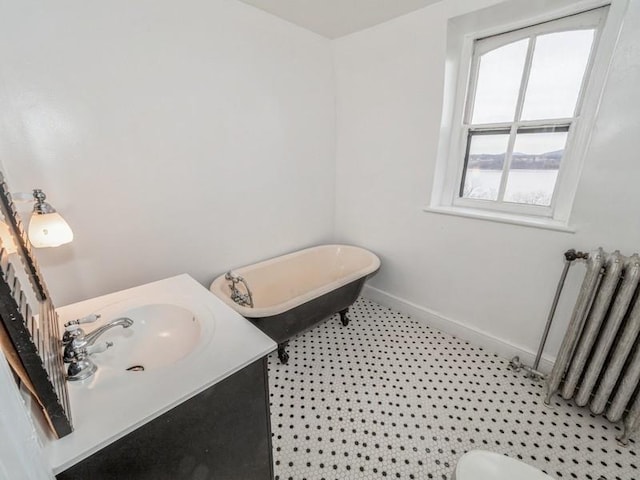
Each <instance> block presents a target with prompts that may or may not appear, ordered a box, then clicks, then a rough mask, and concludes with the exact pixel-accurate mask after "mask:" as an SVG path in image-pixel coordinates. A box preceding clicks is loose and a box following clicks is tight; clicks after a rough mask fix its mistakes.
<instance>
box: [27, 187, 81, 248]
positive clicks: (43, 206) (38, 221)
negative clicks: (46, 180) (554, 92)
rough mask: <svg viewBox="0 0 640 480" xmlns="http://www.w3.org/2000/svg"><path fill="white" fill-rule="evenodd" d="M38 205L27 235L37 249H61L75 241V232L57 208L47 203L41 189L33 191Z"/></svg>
mask: <svg viewBox="0 0 640 480" xmlns="http://www.w3.org/2000/svg"><path fill="white" fill-rule="evenodd" d="M33 198H34V199H35V202H36V204H35V205H34V206H33V213H32V214H31V220H30V221H29V229H28V231H27V235H28V237H29V241H30V242H31V245H33V246H34V247H36V248H46V247H59V246H60V245H64V244H65V243H69V242H71V241H72V240H73V231H71V227H70V226H69V224H68V223H67V222H66V221H65V219H64V218H62V216H61V215H60V214H59V213H58V212H56V210H55V208H53V207H52V206H51V205H49V204H48V203H47V202H45V199H46V198H47V197H46V195H45V194H44V192H43V191H42V190H40V189H38V188H37V189H34V190H33Z"/></svg>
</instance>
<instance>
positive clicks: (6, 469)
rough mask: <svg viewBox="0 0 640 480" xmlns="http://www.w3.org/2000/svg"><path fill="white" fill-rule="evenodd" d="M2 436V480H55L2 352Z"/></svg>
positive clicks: (0, 463) (0, 385) (0, 356)
mask: <svg viewBox="0 0 640 480" xmlns="http://www.w3.org/2000/svg"><path fill="white" fill-rule="evenodd" d="M0 432H2V435H0V478H1V479H5V480H9V479H20V480H44V479H48V480H53V474H52V473H51V470H50V469H49V466H48V465H47V462H46V460H45V458H44V456H43V455H42V447H41V446H40V442H39V440H38V436H37V434H36V431H35V430H34V428H33V424H32V423H31V419H30V418H29V415H28V413H27V410H26V409H25V404H24V401H23V399H22V397H21V396H20V392H19V391H18V388H17V387H16V383H15V381H14V379H13V373H12V372H11V370H10V369H9V364H8V363H7V360H6V358H5V356H4V354H3V353H2V352H1V351H0ZM9 432H10V433H9Z"/></svg>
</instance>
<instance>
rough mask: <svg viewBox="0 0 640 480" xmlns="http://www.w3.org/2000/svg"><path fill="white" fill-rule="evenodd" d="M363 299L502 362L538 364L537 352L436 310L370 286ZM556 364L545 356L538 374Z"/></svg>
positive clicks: (366, 288) (365, 289)
mask: <svg viewBox="0 0 640 480" xmlns="http://www.w3.org/2000/svg"><path fill="white" fill-rule="evenodd" d="M362 296H363V297H365V298H368V299H369V300H372V301H374V302H376V303H379V304H380V305H384V306H385V307H389V308H391V309H393V310H396V311H398V312H400V313H403V314H405V315H409V316H410V317H411V318H413V319H415V320H418V321H419V322H422V323H424V324H425V325H428V326H429V327H432V328H435V329H436V330H440V331H442V332H445V333H448V334H450V335H453V336H454V337H457V338H460V339H462V340H466V341H467V342H469V343H471V344H473V345H477V346H479V347H482V348H484V349H486V350H487V351H489V352H492V353H495V354H496V355H498V356H500V357H502V358H506V359H511V358H513V357H514V356H516V355H517V356H519V357H520V360H521V361H522V362H523V363H525V364H527V365H531V364H533V361H534V360H535V356H536V354H535V352H533V351H531V350H529V349H527V348H525V347H523V346H521V345H517V344H515V343H512V342H509V341H508V340H505V339H503V338H500V337H496V336H494V335H491V334H489V333H487V332H484V331H482V330H480V329H478V328H475V327H472V326H470V325H467V324H465V323H463V322H460V321H458V320H454V319H452V318H447V317H445V316H444V315H442V314H440V313H438V312H436V311H434V310H431V309H429V308H426V307H423V306H421V305H417V304H415V303H413V302H410V301H408V300H405V299H403V298H400V297H397V296H395V295H392V294H390V293H387V292H385V291H383V290H380V289H378V288H375V287H372V286H370V285H365V286H364V288H363V290H362ZM554 360H555V359H554V358H552V357H549V356H547V355H543V356H542V359H541V360H540V366H539V368H538V370H540V371H541V372H545V373H547V372H550V371H551V368H552V367H553V362H554Z"/></svg>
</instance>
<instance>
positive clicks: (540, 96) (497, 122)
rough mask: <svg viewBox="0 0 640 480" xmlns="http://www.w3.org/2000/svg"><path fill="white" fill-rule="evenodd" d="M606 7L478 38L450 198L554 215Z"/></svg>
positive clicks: (481, 205) (480, 205) (464, 203)
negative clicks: (460, 158)
mask: <svg viewBox="0 0 640 480" xmlns="http://www.w3.org/2000/svg"><path fill="white" fill-rule="evenodd" d="M603 11H604V9H603V8H600V9H596V10H593V11H590V12H585V13H581V14H577V15H572V16H570V17H565V18H562V19H559V20H554V21H550V22H546V23H543V24H540V25H535V26H532V27H527V28H524V29H520V30H516V31H511V32H508V33H505V34H500V35H495V36H492V37H488V38H484V39H480V40H476V41H475V44H474V53H473V58H472V65H471V77H470V82H469V88H468V94H467V102H466V108H465V112H464V117H463V118H464V121H463V132H462V133H463V134H462V136H461V138H462V139H463V142H464V143H463V145H461V152H463V153H464V163H463V165H462V168H460V170H459V177H458V178H459V183H458V185H459V187H458V188H459V191H458V195H457V196H456V197H455V198H454V205H457V206H464V207H475V208H483V209H490V210H502V211H506V212H516V213H525V214H527V215H529V214H532V215H542V216H553V208H554V201H555V198H556V193H557V190H558V188H560V187H559V184H561V180H562V167H563V164H564V163H565V161H566V159H565V157H567V155H569V154H570V144H571V137H572V133H573V131H574V130H575V125H576V123H577V122H578V120H579V112H580V107H581V103H582V101H581V97H582V92H583V91H584V88H585V84H586V81H587V78H588V74H589V71H590V64H591V63H592V61H593V56H594V52H595V46H596V40H597V38H598V33H599V32H598V29H599V25H600V23H601V20H602V18H603V16H604V15H603V13H604V12H603ZM505 137H506V138H507V139H508V140H507V141H506V145H505Z"/></svg>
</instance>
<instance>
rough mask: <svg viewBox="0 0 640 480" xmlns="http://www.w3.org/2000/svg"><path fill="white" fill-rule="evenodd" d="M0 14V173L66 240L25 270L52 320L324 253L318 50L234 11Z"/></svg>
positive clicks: (221, 5)
mask: <svg viewBox="0 0 640 480" xmlns="http://www.w3.org/2000/svg"><path fill="white" fill-rule="evenodd" d="M1 3H2V15H1V16H0V58H2V62H1V65H0V122H1V123H0V158H2V161H3V164H4V167H5V169H6V173H7V177H8V181H9V185H10V187H11V188H12V190H13V191H29V190H30V189H32V188H34V187H40V188H43V189H44V190H45V192H46V193H47V194H48V197H49V200H50V201H51V203H52V204H53V205H54V206H55V207H56V208H57V209H58V210H59V211H60V212H61V213H62V214H63V215H64V216H65V218H66V219H67V220H68V222H69V223H70V224H71V225H72V227H73V229H74V232H75V241H74V242H73V244H71V245H68V246H64V247H60V248H58V249H50V250H40V251H39V252H38V256H39V258H40V263H41V264H42V266H43V270H44V272H45V275H46V278H47V281H48V284H49V287H50V290H51V291H52V296H53V298H54V301H55V302H56V304H57V305H63V304H67V303H70V302H74V301H78V300H81V299H84V298H88V297H92V296H96V295H100V294H103V293H106V292H110V291H115V290H119V289H122V288H126V287H130V286H133V285H137V284H141V283H145V282H148V281H152V280H155V279H159V278H163V277H166V276H170V275H173V274H178V273H181V272H187V273H190V274H191V275H193V276H194V277H195V278H196V279H197V280H199V281H201V282H203V283H204V284H206V285H207V286H208V283H209V282H210V281H211V280H212V279H213V277H214V275H216V274H219V273H221V272H223V271H225V270H226V269H228V268H231V267H234V266H239V265H243V264H246V263H248V262H252V261H255V260H258V259H263V258H266V257H269V256H273V255H277V254H280V253H283V252H286V251H290V250H292V249H296V248H301V247H304V246H307V245H310V244H316V243H321V242H323V241H327V240H329V239H330V238H331V234H332V231H333V204H334V184H335V166H334V158H335V145H334V138H335V137H334V129H335V122H334V118H335V108H334V79H333V67H332V62H333V59H332V51H331V44H330V41H329V40H327V39H325V38H322V37H320V36H318V35H315V34H313V33H311V32H309V31H307V30H303V29H301V28H298V27H296V26H294V25H292V24H289V23H287V22H285V21H283V20H280V19H277V18H276V17H273V16H271V15H269V14H266V13H264V12H262V11H260V10H257V9H255V8H253V7H250V6H247V5H245V4H242V3H240V2H237V1H235V0H213V1H211V0H189V1H186V2H185V1H181V2H177V1H173V0H140V1H135V2H131V1H126V0H114V1H109V2H95V1H89V2H87V1H81V0H63V1H57V2H50V1H47V0H24V1H20V2H11V1H1ZM25 208H28V207H25ZM27 213H28V210H27Z"/></svg>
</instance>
